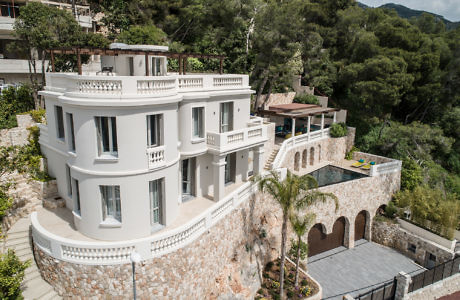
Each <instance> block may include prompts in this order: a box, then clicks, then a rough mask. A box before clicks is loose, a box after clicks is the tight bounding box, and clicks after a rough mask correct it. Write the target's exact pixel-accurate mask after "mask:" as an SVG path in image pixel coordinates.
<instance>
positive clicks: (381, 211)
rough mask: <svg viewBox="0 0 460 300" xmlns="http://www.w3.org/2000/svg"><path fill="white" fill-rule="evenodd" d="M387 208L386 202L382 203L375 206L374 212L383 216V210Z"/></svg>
mask: <svg viewBox="0 0 460 300" xmlns="http://www.w3.org/2000/svg"><path fill="white" fill-rule="evenodd" d="M386 208H387V205H386V204H382V205H380V206H379V208H377V211H376V212H375V215H376V216H384V215H385V210H386Z"/></svg>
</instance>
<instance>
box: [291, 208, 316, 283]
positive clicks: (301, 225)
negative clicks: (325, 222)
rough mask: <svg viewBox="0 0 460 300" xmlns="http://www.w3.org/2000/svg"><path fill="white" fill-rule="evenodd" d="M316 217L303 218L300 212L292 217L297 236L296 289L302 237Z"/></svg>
mask: <svg viewBox="0 0 460 300" xmlns="http://www.w3.org/2000/svg"><path fill="white" fill-rule="evenodd" d="M315 218H316V215H315V214H313V213H310V214H307V215H304V216H301V215H300V214H299V212H297V213H293V214H291V216H290V221H291V225H292V229H293V230H294V233H295V235H296V236H297V253H296V260H295V281H294V285H295V287H298V286H299V266H300V248H301V244H302V236H304V234H305V233H306V232H307V229H308V228H309V227H310V225H311V224H312V223H313V221H314V220H315Z"/></svg>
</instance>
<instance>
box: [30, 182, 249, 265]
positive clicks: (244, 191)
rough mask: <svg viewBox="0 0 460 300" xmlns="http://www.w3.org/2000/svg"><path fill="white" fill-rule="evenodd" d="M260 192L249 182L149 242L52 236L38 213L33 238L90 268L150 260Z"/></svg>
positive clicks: (59, 255) (44, 248) (188, 240)
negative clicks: (136, 257)
mask: <svg viewBox="0 0 460 300" xmlns="http://www.w3.org/2000/svg"><path fill="white" fill-rule="evenodd" d="M256 191H257V185H256V184H254V183H252V182H246V183H244V184H243V185H241V186H240V187H239V188H237V189H236V190H235V191H233V192H231V193H229V194H228V195H227V196H226V197H224V198H223V199H222V200H221V201H219V202H217V203H215V204H214V205H213V206H211V207H209V208H208V209H206V210H205V211H203V212H202V213H200V214H198V215H197V216H196V217H195V218H193V219H192V220H190V221H189V222H187V223H186V224H184V225H182V226H180V227H178V228H175V229H172V230H169V231H165V232H164V233H159V234H155V235H152V236H149V237H146V238H141V239H135V240H128V241H121V242H104V241H94V242H93V241H91V242H89V241H81V240H72V239H68V238H64V237H61V236H58V235H55V234H53V233H51V232H50V231H48V230H46V229H45V228H44V227H42V226H41V225H40V222H39V220H38V217H37V213H36V212H33V213H32V215H31V222H32V238H33V241H34V243H35V245H37V246H38V247H39V248H40V249H41V250H42V251H44V252H45V253H47V254H48V255H50V256H52V257H53V258H56V259H59V260H63V261H67V262H71V263H77V264H86V265H107V264H124V263H129V262H130V259H129V257H130V254H131V253H132V252H133V251H136V252H138V253H139V254H141V256H142V258H143V259H145V260H147V259H151V258H154V257H158V256H161V255H164V254H166V253H169V252H172V251H175V250H177V249H179V248H182V247H185V246H186V245H188V244H189V243H191V242H193V241H194V240H195V239H196V238H197V237H199V236H200V235H201V234H203V233H204V232H205V231H206V230H208V229H209V228H211V227H212V226H214V225H215V224H216V223H217V222H219V221H220V220H221V219H222V218H224V217H225V216H226V215H228V214H229V213H231V212H232V211H233V210H234V209H236V208H237V207H238V206H239V205H240V204H241V203H242V202H243V201H246V200H247V199H248V198H249V197H250V196H251V195H252V194H253V193H255V192H256Z"/></svg>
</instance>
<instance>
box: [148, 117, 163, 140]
mask: <svg viewBox="0 0 460 300" xmlns="http://www.w3.org/2000/svg"><path fill="white" fill-rule="evenodd" d="M147 145H148V146H149V147H157V146H161V145H163V115H149V116H147Z"/></svg>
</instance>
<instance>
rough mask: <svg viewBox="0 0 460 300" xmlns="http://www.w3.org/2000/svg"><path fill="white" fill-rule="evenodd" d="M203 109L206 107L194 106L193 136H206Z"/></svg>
mask: <svg viewBox="0 0 460 300" xmlns="http://www.w3.org/2000/svg"><path fill="white" fill-rule="evenodd" d="M203 111H204V107H194V108H192V119H193V138H203V137H204V118H203Z"/></svg>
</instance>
